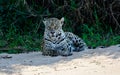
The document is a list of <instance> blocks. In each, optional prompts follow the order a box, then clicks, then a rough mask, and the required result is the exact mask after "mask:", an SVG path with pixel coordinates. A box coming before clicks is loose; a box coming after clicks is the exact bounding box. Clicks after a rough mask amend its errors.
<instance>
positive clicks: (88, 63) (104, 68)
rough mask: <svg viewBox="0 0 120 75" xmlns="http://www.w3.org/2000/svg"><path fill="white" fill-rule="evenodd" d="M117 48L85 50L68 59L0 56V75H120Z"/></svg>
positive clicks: (118, 49) (23, 55) (32, 55)
mask: <svg viewBox="0 0 120 75" xmlns="http://www.w3.org/2000/svg"><path fill="white" fill-rule="evenodd" d="M119 46H120V45H115V46H111V47H108V48H97V49H87V50H85V51H81V52H75V53H73V55H72V56H69V57H62V56H57V57H50V56H42V55H41V52H31V53H23V54H0V75H68V74H69V75H120V47H119Z"/></svg>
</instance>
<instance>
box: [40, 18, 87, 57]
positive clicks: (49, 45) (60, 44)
mask: <svg viewBox="0 0 120 75" xmlns="http://www.w3.org/2000/svg"><path fill="white" fill-rule="evenodd" d="M63 22H64V18H61V19H60V20H59V19H57V18H48V19H44V21H43V23H44V25H45V32H44V44H43V53H42V54H43V55H49V56H57V55H62V56H69V55H72V52H73V51H77V52H79V51H82V50H84V49H85V48H87V46H86V44H85V42H84V41H83V40H82V39H81V38H79V37H78V36H76V35H74V34H73V33H71V32H64V31H63V30H62V25H63Z"/></svg>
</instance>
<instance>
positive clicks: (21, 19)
mask: <svg viewBox="0 0 120 75" xmlns="http://www.w3.org/2000/svg"><path fill="white" fill-rule="evenodd" d="M46 17H48V18H49V17H56V18H59V19H60V18H61V17H64V18H65V24H64V26H63V30H64V31H70V32H73V33H74V34H76V35H78V36H79V37H81V38H82V39H83V40H84V41H85V42H86V43H87V45H88V46H89V47H91V48H95V47H98V46H106V47H107V46H110V45H115V44H120V0H0V53H3V52H6V53H21V52H29V51H40V50H41V43H42V38H43V34H44V24H43V23H42V20H43V18H46Z"/></svg>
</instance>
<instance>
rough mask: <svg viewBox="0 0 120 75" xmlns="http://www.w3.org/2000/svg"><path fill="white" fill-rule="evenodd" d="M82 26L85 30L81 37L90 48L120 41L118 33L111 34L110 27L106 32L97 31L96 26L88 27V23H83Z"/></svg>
mask: <svg viewBox="0 0 120 75" xmlns="http://www.w3.org/2000/svg"><path fill="white" fill-rule="evenodd" d="M83 28H84V30H85V31H84V33H82V38H83V40H84V41H85V42H86V43H87V45H88V46H90V47H92V48H95V47H98V46H110V45H115V44H119V43H120V35H117V34H113V32H112V31H111V29H109V30H108V31H109V32H108V33H104V31H101V32H100V31H97V30H96V28H93V27H88V25H84V27H83Z"/></svg>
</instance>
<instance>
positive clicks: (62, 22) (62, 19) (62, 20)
mask: <svg viewBox="0 0 120 75" xmlns="http://www.w3.org/2000/svg"><path fill="white" fill-rule="evenodd" d="M60 21H61V24H62V25H63V24H64V17H62V18H61V19H60Z"/></svg>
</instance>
